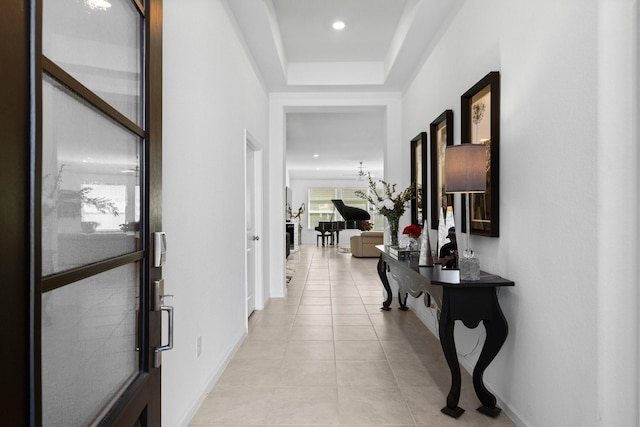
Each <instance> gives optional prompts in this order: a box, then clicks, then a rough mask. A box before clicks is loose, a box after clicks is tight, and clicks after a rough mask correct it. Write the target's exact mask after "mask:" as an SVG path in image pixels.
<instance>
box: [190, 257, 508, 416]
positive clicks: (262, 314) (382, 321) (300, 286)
mask: <svg viewBox="0 0 640 427" xmlns="http://www.w3.org/2000/svg"><path fill="white" fill-rule="evenodd" d="M288 263H289V264H290V265H292V266H294V267H295V272H294V273H293V277H292V279H291V281H290V283H289V285H288V296H287V297H286V298H284V299H276V300H272V301H271V302H270V303H269V305H268V306H267V307H266V309H265V310H263V311H257V312H255V313H254V314H253V315H252V316H251V317H250V319H249V334H248V337H247V339H246V340H245V342H244V343H243V344H242V346H241V348H240V349H239V350H238V352H237V354H236V355H235V357H234V358H233V359H232V361H231V362H230V364H229V366H228V367H227V369H226V370H225V372H224V373H223V374H222V376H221V378H220V379H219V381H218V383H217V384H216V385H215V387H214V388H213V390H212V391H211V393H210V394H209V396H207V397H206V399H205V401H204V402H203V404H202V405H201V407H200V408H199V410H198V412H197V414H196V415H195V416H194V418H193V420H192V421H191V423H190V426H228V427H230V426H285V425H286V426H302V425H315V426H338V425H340V426H350V425H368V426H383V425H384V426H388V425H394V426H424V427H426V426H429V427H439V426H478V427H480V426H483V427H489V426H505V427H507V426H515V424H513V422H512V421H511V420H510V419H509V418H508V417H507V416H506V415H505V414H504V413H502V414H501V415H500V416H499V417H498V418H496V419H492V418H489V417H486V416H485V415H482V414H480V413H479V412H477V411H476V410H475V409H476V408H477V407H478V406H480V404H479V402H478V400H477V398H476V397H475V393H474V391H473V385H472V383H471V378H470V376H469V375H468V374H467V373H466V371H464V370H463V372H462V374H463V378H462V379H463V381H462V397H461V402H460V406H461V407H463V408H465V409H466V412H465V413H464V414H462V416H461V417H460V418H459V419H457V420H455V419H453V418H450V417H448V416H446V415H444V414H442V413H441V412H440V409H441V408H442V407H443V406H444V405H445V400H446V393H447V392H448V390H449V386H450V377H449V369H448V367H447V364H446V362H445V360H444V357H443V355H442V350H441V348H440V344H439V342H438V340H437V339H436V338H435V337H434V336H433V334H432V333H431V332H430V331H429V330H428V329H427V328H426V327H425V326H424V325H423V324H422V322H421V321H420V320H419V319H418V318H417V317H416V316H415V315H414V314H413V313H412V312H411V311H410V310H409V311H406V312H403V311H400V310H398V309H397V308H396V307H397V306H398V304H397V300H396V301H394V302H393V304H392V307H393V309H392V310H391V311H389V312H383V311H381V310H380V307H381V304H382V301H383V300H384V296H383V291H382V286H381V284H380V280H379V278H378V275H377V271H376V264H377V259H376V258H368V259H365V258H354V257H352V256H351V255H350V254H349V253H346V254H345V253H340V252H338V250H337V249H336V248H334V247H316V246H312V245H303V246H302V247H301V251H299V252H297V253H294V254H291V256H290V257H289V262H288Z"/></svg>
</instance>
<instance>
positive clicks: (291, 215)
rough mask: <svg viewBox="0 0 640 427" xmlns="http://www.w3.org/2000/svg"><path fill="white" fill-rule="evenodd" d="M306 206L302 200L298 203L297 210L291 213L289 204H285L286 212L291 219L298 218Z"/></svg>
mask: <svg viewBox="0 0 640 427" xmlns="http://www.w3.org/2000/svg"><path fill="white" fill-rule="evenodd" d="M306 208H307V207H306V206H305V204H304V202H303V203H302V204H301V205H300V207H299V208H298V212H296V213H293V212H292V211H291V205H287V213H288V214H289V217H290V218H292V219H300V216H301V215H302V214H303V213H304V211H305V210H306Z"/></svg>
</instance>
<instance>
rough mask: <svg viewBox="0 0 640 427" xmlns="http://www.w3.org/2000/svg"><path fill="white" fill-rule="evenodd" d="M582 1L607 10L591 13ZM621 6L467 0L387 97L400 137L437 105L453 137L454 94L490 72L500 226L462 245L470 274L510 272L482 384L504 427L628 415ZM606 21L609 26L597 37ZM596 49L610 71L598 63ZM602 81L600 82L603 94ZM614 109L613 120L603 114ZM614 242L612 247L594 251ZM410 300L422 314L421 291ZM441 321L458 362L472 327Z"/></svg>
mask: <svg viewBox="0 0 640 427" xmlns="http://www.w3.org/2000/svg"><path fill="white" fill-rule="evenodd" d="M603 5H605V6H606V7H603ZM598 7H600V12H602V9H607V7H608V8H609V12H611V13H610V14H609V15H605V16H604V17H603V15H599V9H598ZM611 9H614V10H613V12H612V11H611ZM636 18H637V1H634V0H628V1H607V0H602V1H595V0H590V1H584V0H579V1H578V0H573V1H563V2H558V1H554V0H545V1H540V2H530V1H491V2H476V1H467V2H466V3H465V5H464V6H463V7H462V9H461V10H460V12H459V14H458V16H457V17H456V18H455V19H454V20H453V22H452V24H451V27H450V28H449V29H448V30H447V31H446V33H445V34H444V36H443V38H442V39H441V41H440V43H439V44H438V46H437V47H436V48H435V49H434V51H433V53H432V55H430V57H429V58H428V59H427V60H426V62H425V64H424V65H423V67H422V68H421V70H420V71H419V72H418V73H417V75H416V78H415V81H413V82H412V84H411V85H410V86H409V87H408V89H407V91H406V93H405V96H404V98H403V107H402V110H403V126H402V133H403V135H404V139H405V140H406V139H408V138H410V137H411V136H413V135H415V134H417V133H418V132H419V131H425V130H426V131H428V130H429V129H428V124H429V123H430V122H431V121H432V120H434V119H435V118H436V117H437V116H438V115H439V114H440V113H442V112H443V111H444V110H445V109H452V110H453V111H454V132H455V133H454V141H455V144H459V143H460V142H461V141H460V95H461V94H463V93H464V92H466V91H467V90H468V89H469V88H471V86H473V84H475V83H476V82H477V81H478V80H480V79H481V78H482V77H483V76H484V75H486V74H487V73H488V72H490V71H499V72H500V73H501V92H502V97H501V109H502V113H501V117H500V119H501V125H500V126H501V141H500V144H501V147H500V184H501V188H500V215H501V219H500V237H499V238H488V237H477V236H472V240H471V246H472V247H473V248H474V249H475V250H476V252H477V253H478V254H479V257H480V261H481V267H482V268H483V269H484V270H486V271H490V272H493V273H496V274H500V275H502V276H504V277H507V278H509V279H512V280H514V281H515V283H516V286H515V287H514V288H509V289H503V290H502V291H501V293H500V295H499V299H500V302H501V305H502V308H503V311H504V313H505V316H506V318H507V320H508V322H509V328H510V330H509V337H508V339H507V342H506V343H505V345H504V347H503V349H502V350H501V352H500V353H499V354H498V356H497V358H496V359H495V360H494V362H493V363H492V365H490V366H489V368H488V369H487V371H486V373H485V380H486V383H487V385H488V387H489V388H490V389H492V390H493V391H495V393H496V395H497V397H498V398H499V400H500V401H501V402H502V403H501V404H502V405H503V406H504V407H505V408H506V409H508V411H509V412H510V414H511V415H512V416H513V418H514V419H515V420H517V422H518V425H528V426H552V425H553V426H565V425H566V426H568V425H572V426H578V425H579V426H596V425H605V426H609V425H616V426H618V425H628V426H632V425H637V422H638V415H637V410H636V409H635V408H636V407H637V401H638V379H637V372H638V371H637V367H638V349H637V343H638V337H637V334H638V328H637V307H638V293H637V290H636V289H635V286H637V278H638V275H637V268H636V267H635V265H634V264H631V267H629V266H630V264H629V263H628V261H629V260H631V259H633V260H634V261H633V262H634V263H635V260H636V259H637V258H638V250H637V234H638V232H637V225H636V224H637V212H638V208H637V204H638V184H637V182H638V181H637V173H636V172H635V171H636V170H637V169H638V155H637V148H636V147H635V145H636V144H637V130H636V129H634V126H633V125H631V126H629V125H628V123H629V122H630V123H632V124H633V123H636V124H637V110H633V107H634V105H631V111H630V110H629V108H630V106H629V104H633V103H630V102H628V101H629V99H631V100H634V97H635V96H637V80H636V79H637V77H631V75H630V74H631V73H630V70H632V69H634V68H635V66H636V64H637V63H636V61H635V59H634V57H633V55H630V56H631V58H630V59H625V57H628V56H629V53H631V52H637V39H636V37H637V33H635V32H634V31H637V24H634V19H636ZM603 21H604V24H603ZM606 26H609V27H611V29H610V30H609V31H611V32H614V33H615V31H613V28H621V27H622V28H623V29H624V31H623V35H622V36H620V35H619V34H615V35H607V34H604V35H603V27H606ZM630 28H631V29H630ZM599 38H600V40H599ZM602 39H604V42H603V41H602ZM621 40H624V41H625V43H626V44H623V45H622V46H620V44H619V43H620V41H621ZM616 42H617V43H616ZM599 43H600V44H599ZM599 46H602V47H601V49H605V48H606V49H607V50H606V52H608V55H607V56H611V57H612V58H610V59H612V60H615V61H616V62H615V64H616V65H615V66H614V67H611V66H609V67H608V70H607V67H606V66H605V67H603V66H602V65H601V64H602V63H603V61H604V60H603V59H600V57H599V51H598V47H599ZM602 52H604V50H603V51H602ZM625 52H626V54H625ZM620 66H622V67H623V70H624V72H622V73H620V75H619V76H618V75H617V74H616V73H617V72H618V71H616V67H620ZM625 67H628V70H627V68H625ZM603 68H604V74H603ZM607 72H608V74H606V73H607ZM636 72H637V70H636ZM620 77H622V78H624V79H625V80H623V83H620V84H618V85H615V84H612V82H614V81H617V79H619V78H620ZM607 83H609V84H607ZM603 84H605V85H606V87H608V88H611V90H614V91H615V93H614V94H613V95H607V96H603V94H602V93H601V92H600V91H599V87H602V85H603ZM620 85H622V86H624V87H626V88H627V93H626V94H625V92H624V90H620V89H618V88H617V87H616V86H620ZM630 89H631V90H630ZM629 93H630V94H629ZM607 98H613V99H607ZM610 101H615V102H617V103H618V105H619V107H616V106H615V105H614V104H611V103H609V104H606V105H605V103H606V102H610ZM620 107H621V108H623V110H620ZM635 108H637V100H636V104H635ZM603 110H604V111H605V113H606V114H604V116H603ZM616 111H617V112H618V113H619V114H622V117H620V118H618V117H612V116H615V112H616ZM633 112H635V113H636V115H635V116H634V115H632V114H631V115H630V114H629V113H633ZM620 125H622V126H623V128H622V129H620ZM610 132H614V134H616V136H617V137H619V138H616V140H615V141H614V140H612V138H611V135H610ZM618 132H621V133H622V135H619V134H618ZM614 143H615V146H613V144H614ZM603 152H606V153H611V154H609V155H608V156H610V157H612V160H616V161H619V162H621V168H620V169H618V170H617V172H616V173H617V174H619V175H611V173H612V171H613V170H615V169H614V168H611V167H609V166H604V165H602V164H601V163H600V162H601V159H602V157H601V154H602V153H603ZM603 184H604V185H603ZM606 184H609V185H606ZM605 187H606V188H605ZM618 188H621V190H618ZM456 203H457V205H456V206H460V204H459V200H457V201H456ZM603 203H604V205H605V206H608V208H601V206H602V205H603ZM616 204H617V207H618V209H615V210H616V211H617V212H618V215H617V216H616V215H615V214H614V213H613V210H614V206H616ZM621 209H622V211H623V212H621ZM460 220H461V219H460V215H459V213H457V214H456V222H457V223H460ZM612 230H619V231H622V236H621V237H619V238H618V239H617V240H616V238H612V237H611V234H612ZM624 230H629V231H630V237H631V238H630V241H629V242H628V243H627V242H626V237H627V236H629V235H627V234H626V233H625V231H624ZM613 234H615V232H613ZM431 236H432V239H433V238H434V237H435V232H433V233H432V235H431ZM464 238H466V237H465V236H463V237H462V238H461V239H464ZM620 238H621V239H622V240H624V241H625V243H623V244H622V245H620ZM432 241H433V240H432ZM461 241H462V240H461ZM616 242H617V243H618V244H619V246H618V247H620V248H621V249H624V253H623V255H622V256H621V257H620V258H618V257H610V256H609V255H610V253H611V251H612V250H615V243H616ZM599 247H600V248H603V247H608V248H610V249H609V251H602V250H599ZM603 262H604V263H603ZM620 283H623V284H620ZM618 289H622V290H623V292H622V293H619V292H617V290H618ZM603 296H606V301H605V302H603V301H602V300H601V298H602V297H603ZM599 297H600V299H599ZM627 298H630V300H631V302H630V303H627V304H625V303H624V302H625V301H626V300H627ZM411 305H412V308H414V310H415V311H416V312H417V314H418V315H419V316H421V317H422V318H423V319H425V320H427V321H428V320H429V319H433V317H432V315H431V314H430V313H428V312H427V309H426V308H425V307H424V305H423V304H422V300H421V299H418V300H413V301H412V302H411ZM617 310H621V311H619V312H618V311H617ZM612 313H617V314H615V315H613V314H612ZM634 313H636V314H635V315H634ZM616 321H617V322H616ZM615 323H617V325H616V324H615ZM456 327H457V328H458V329H457V331H456V332H457V333H456V341H457V345H458V351H459V352H460V353H463V354H466V353H467V352H471V354H469V355H468V356H467V357H461V359H462V360H461V361H462V363H463V364H465V366H466V367H467V368H470V367H472V366H473V365H475V362H476V360H477V357H478V354H479V352H480V348H478V349H476V350H475V351H472V350H473V349H474V346H475V344H476V342H477V340H478V337H482V336H483V335H484V331H483V328H482V327H480V328H477V329H475V330H467V329H466V328H465V327H464V326H463V325H462V324H458V325H456ZM627 328H631V330H630V331H628V330H627ZM627 331H628V332H627ZM610 336H613V337H616V338H619V339H620V340H619V341H615V340H612V339H606V337H610ZM612 341H615V342H612ZM614 354H617V355H618V357H619V361H621V362H622V361H624V365H623V366H624V367H620V366H619V365H616V363H615V357H614ZM603 358H604V359H603ZM625 369H628V370H629V372H628V373H627V376H626V377H625V376H624V370H625ZM629 376H631V377H630V378H629ZM633 399H635V400H633ZM616 401H618V403H617V404H616V403H615V402H616ZM634 402H635V403H634Z"/></svg>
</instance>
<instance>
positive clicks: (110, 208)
mask: <svg viewBox="0 0 640 427" xmlns="http://www.w3.org/2000/svg"><path fill="white" fill-rule="evenodd" d="M81 188H82V189H83V190H84V191H83V194H84V199H85V200H84V201H83V203H82V210H81V221H82V222H84V223H87V222H89V223H93V224H95V225H94V226H93V227H92V229H94V230H96V231H120V230H121V229H122V225H123V223H124V222H126V220H125V218H126V217H127V216H129V217H130V216H131V215H126V210H127V209H131V207H133V208H134V209H135V212H133V216H134V218H135V221H139V220H140V186H139V185H136V186H131V189H132V190H133V193H132V194H130V195H128V194H127V186H126V185H104V184H82V185H81ZM131 198H133V201H131V200H128V199H131ZM128 201H129V203H127V202H128Z"/></svg>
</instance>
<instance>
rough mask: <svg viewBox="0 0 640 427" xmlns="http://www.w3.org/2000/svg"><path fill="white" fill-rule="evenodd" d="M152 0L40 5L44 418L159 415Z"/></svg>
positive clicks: (94, 420) (155, 6)
mask: <svg viewBox="0 0 640 427" xmlns="http://www.w3.org/2000/svg"><path fill="white" fill-rule="evenodd" d="M147 3H148V4H143V3H142V2H140V1H139V0H42V1H39V2H36V4H37V6H36V7H37V8H38V9H39V12H40V13H38V14H36V16H38V17H39V18H40V20H39V21H36V22H37V23H36V26H37V27H38V31H36V34H38V35H39V36H40V41H41V42H40V43H36V51H37V55H36V57H37V61H36V64H37V66H36V85H35V86H36V93H37V94H38V96H37V97H36V104H37V105H36V109H35V110H36V115H37V118H38V120H37V124H36V135H37V137H36V151H37V155H36V159H37V161H36V165H37V166H36V169H37V170H36V174H35V176H36V177H37V178H36V179H39V180H40V186H39V187H40V191H39V192H37V193H36V197H39V199H40V203H39V204H37V206H38V207H39V211H38V210H36V212H37V214H36V215H35V218H36V229H38V230H39V233H38V234H37V236H36V242H35V243H36V245H37V247H38V249H39V250H38V251H37V254H38V256H37V258H36V260H35V261H36V262H37V263H38V264H39V265H38V268H37V269H36V272H38V273H36V276H37V277H39V280H40V282H39V286H38V288H39V290H40V293H39V297H40V300H39V302H40V311H39V314H40V322H39V323H40V324H39V328H36V329H37V330H38V329H39V331H38V332H39V337H36V339H38V338H39V341H40V352H39V354H36V356H35V357H36V361H38V360H39V366H37V367H36V369H37V372H38V374H37V377H38V380H39V381H37V382H39V383H40V384H41V390H40V393H39V396H37V397H36V402H38V403H39V405H37V406H39V407H40V411H39V414H37V415H36V417H37V418H39V420H37V422H36V425H37V424H39V422H38V421H41V423H42V425H45V426H84V425H90V424H113V423H117V424H120V423H123V424H124V425H134V424H136V423H138V424H139V425H159V417H160V410H159V407H160V388H159V387H160V380H159V378H160V377H159V376H160V368H159V366H156V365H154V362H153V360H154V357H153V353H154V349H155V347H158V346H159V345H160V343H159V341H160V338H159V337H160V333H159V326H158V325H159V324H160V323H161V322H160V321H159V316H160V314H159V311H157V307H154V304H152V298H153V295H151V293H152V289H153V286H152V284H153V282H154V281H155V280H159V279H160V275H161V271H160V269H159V268H154V267H153V266H151V265H150V262H149V257H150V250H151V249H152V248H151V245H150V244H149V242H150V241H151V239H150V238H149V236H150V235H151V232H153V231H157V230H159V227H160V217H159V208H160V200H159V198H157V197H151V196H150V194H152V193H153V191H154V189H155V188H159V186H160V178H161V173H160V172H161V171H160V169H159V168H160V162H157V161H155V160H154V159H157V158H158V156H157V155H154V153H158V151H159V150H160V149H161V147H160V135H159V133H158V131H157V130H158V129H160V128H161V123H160V120H161V118H160V115H159V114H156V113H157V112H158V111H160V110H159V109H160V105H159V102H157V103H154V102H153V101H154V100H159V99H160V97H159V94H158V93H157V92H158V91H159V87H160V84H159V83H158V82H159V81H160V82H161V75H160V74H159V73H157V74H155V75H152V74H150V72H149V70H158V68H157V65H158V64H159V61H160V59H155V60H154V56H153V53H154V52H156V53H157V52H158V51H159V49H161V46H160V44H159V37H160V32H161V26H160V27H158V26H155V27H153V26H152V25H151V23H150V22H149V21H150V19H152V16H151V15H150V14H152V13H157V14H159V13H160V10H161V7H160V3H161V2H160V1H159V0H158V1H156V0H153V1H150V2H147ZM156 19H158V20H159V19H160V17H158V18H156ZM152 27H153V28H152ZM153 43H156V45H155V46H154V45H153ZM152 63H154V64H152ZM36 209H38V208H36ZM36 364H37V365H38V363H37V362H36Z"/></svg>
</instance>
